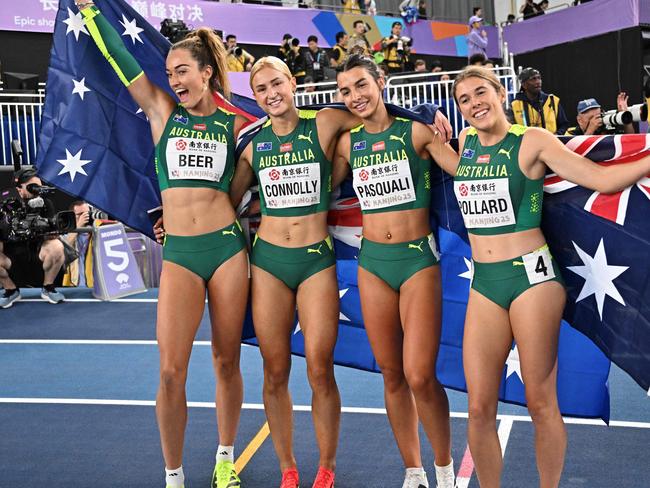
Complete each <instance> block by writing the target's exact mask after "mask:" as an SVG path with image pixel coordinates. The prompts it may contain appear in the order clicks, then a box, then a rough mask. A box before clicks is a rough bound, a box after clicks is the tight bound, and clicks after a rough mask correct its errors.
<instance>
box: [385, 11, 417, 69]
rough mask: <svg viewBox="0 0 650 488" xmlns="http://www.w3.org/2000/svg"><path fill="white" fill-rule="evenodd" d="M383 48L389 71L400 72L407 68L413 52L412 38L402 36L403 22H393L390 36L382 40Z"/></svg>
mask: <svg viewBox="0 0 650 488" xmlns="http://www.w3.org/2000/svg"><path fill="white" fill-rule="evenodd" d="M381 50H382V53H383V54H384V61H385V62H386V65H387V66H388V71H389V72H391V73H400V72H402V71H405V70H406V68H405V66H406V65H407V64H408V62H409V56H410V54H411V40H410V39H409V38H407V37H403V36H402V23H401V22H399V21H396V22H393V25H392V26H391V31H390V36H388V37H384V38H383V39H382V40H381Z"/></svg>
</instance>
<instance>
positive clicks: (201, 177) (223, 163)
mask: <svg viewBox="0 0 650 488" xmlns="http://www.w3.org/2000/svg"><path fill="white" fill-rule="evenodd" d="M234 125H235V114H234V113H232V112H228V111H227V110H224V109H222V108H217V110H216V112H214V113H213V114H212V115H208V116H206V117H199V116H194V115H191V114H190V113H189V112H188V111H187V110H185V109H184V108H183V107H182V106H181V105H178V106H177V107H176V109H175V110H174V112H173V113H172V114H171V116H170V117H169V120H167V124H166V125H165V130H164V131H163V134H162V136H161V138H160V141H159V142H158V145H157V146H156V173H157V174H158V183H159V185H160V191H163V190H166V189H167V188H179V187H193V188H214V189H215V190H219V191H223V192H226V193H227V192H228V191H229V189H230V181H231V180H232V176H233V174H234V171H235V136H234Z"/></svg>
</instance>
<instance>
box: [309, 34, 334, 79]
mask: <svg viewBox="0 0 650 488" xmlns="http://www.w3.org/2000/svg"><path fill="white" fill-rule="evenodd" d="M307 46H308V49H307V54H306V55H305V60H306V63H307V76H311V78H312V82H313V83H318V82H320V81H324V80H325V68H327V67H329V59H328V57H327V53H326V52H325V51H324V50H323V49H321V48H319V47H318V37H316V36H313V35H312V36H309V37H308V38H307Z"/></svg>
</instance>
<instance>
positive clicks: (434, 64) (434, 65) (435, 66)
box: [431, 59, 443, 73]
mask: <svg viewBox="0 0 650 488" xmlns="http://www.w3.org/2000/svg"><path fill="white" fill-rule="evenodd" d="M440 71H443V69H442V62H441V61H440V60H439V59H434V60H433V61H431V72H432V73H439V72H440Z"/></svg>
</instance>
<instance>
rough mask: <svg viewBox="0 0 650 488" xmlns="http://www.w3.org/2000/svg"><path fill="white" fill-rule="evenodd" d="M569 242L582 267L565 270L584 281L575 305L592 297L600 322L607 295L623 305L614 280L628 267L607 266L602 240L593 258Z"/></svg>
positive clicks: (571, 267)
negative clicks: (594, 299) (582, 264)
mask: <svg viewBox="0 0 650 488" xmlns="http://www.w3.org/2000/svg"><path fill="white" fill-rule="evenodd" d="M571 242H572V243H573V247H575V248H576V252H577V253H578V257H580V259H581V260H582V262H583V263H584V266H568V267H567V269H569V270H570V271H573V272H574V273H575V274H577V275H579V276H582V277H583V278H584V280H585V284H584V285H583V286H582V290H580V295H578V298H576V303H578V302H579V301H580V300H583V299H585V298H587V297H589V296H590V295H594V297H595V298H596V304H597V305H598V314H599V315H600V320H603V307H604V305H605V296H606V295H609V296H610V297H611V298H613V299H614V300H616V301H617V302H618V303H620V304H621V305H625V301H624V300H623V297H622V296H621V294H620V293H619V292H618V290H617V289H616V286H615V285H614V280H615V279H616V278H617V277H619V276H620V275H621V274H623V273H624V272H625V271H626V270H627V269H628V268H629V266H611V265H609V264H607V255H606V254H605V246H604V244H603V239H602V238H601V239H600V244H598V249H596V254H594V257H593V258H592V257H591V256H590V255H589V254H587V253H586V252H584V251H583V250H582V249H580V247H578V245H577V244H576V243H575V242H573V241H571Z"/></svg>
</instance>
